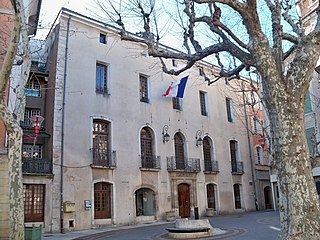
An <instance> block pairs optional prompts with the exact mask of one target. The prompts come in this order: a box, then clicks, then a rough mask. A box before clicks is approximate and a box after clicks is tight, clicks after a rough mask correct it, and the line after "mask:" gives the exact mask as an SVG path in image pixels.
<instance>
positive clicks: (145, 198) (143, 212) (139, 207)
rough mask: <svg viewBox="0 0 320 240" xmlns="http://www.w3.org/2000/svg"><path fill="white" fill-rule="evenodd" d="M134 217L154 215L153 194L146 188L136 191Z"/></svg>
mask: <svg viewBox="0 0 320 240" xmlns="http://www.w3.org/2000/svg"><path fill="white" fill-rule="evenodd" d="M135 195H136V196H135V197H136V216H137V217H138V216H154V215H155V197H154V192H153V191H152V190H151V189H148V188H140V189H138V190H137V191H136V194H135Z"/></svg>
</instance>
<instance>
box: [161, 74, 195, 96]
mask: <svg viewBox="0 0 320 240" xmlns="http://www.w3.org/2000/svg"><path fill="white" fill-rule="evenodd" d="M188 77H189V76H186V77H183V78H181V79H180V80H178V81H175V82H173V83H171V85H170V86H169V87H168V89H167V91H166V92H165V93H164V94H162V96H164V97H178V98H183V93H184V89H185V88H186V84H187V80H188Z"/></svg>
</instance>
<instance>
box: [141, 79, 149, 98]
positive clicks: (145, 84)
mask: <svg viewBox="0 0 320 240" xmlns="http://www.w3.org/2000/svg"><path fill="white" fill-rule="evenodd" d="M139 81H140V102H145V103H149V92H148V87H149V86H148V78H147V77H146V76H143V75H139Z"/></svg>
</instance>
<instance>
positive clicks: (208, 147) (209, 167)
mask: <svg viewBox="0 0 320 240" xmlns="http://www.w3.org/2000/svg"><path fill="white" fill-rule="evenodd" d="M202 149H203V160H204V170H205V171H208V172H214V171H218V169H216V167H217V166H215V164H214V162H213V160H214V159H213V154H212V153H213V151H212V144H211V141H210V139H209V137H207V136H206V137H204V138H203V141H202Z"/></svg>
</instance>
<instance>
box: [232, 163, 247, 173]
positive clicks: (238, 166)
mask: <svg viewBox="0 0 320 240" xmlns="http://www.w3.org/2000/svg"><path fill="white" fill-rule="evenodd" d="M231 170H232V174H243V173H244V171H243V162H231Z"/></svg>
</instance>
